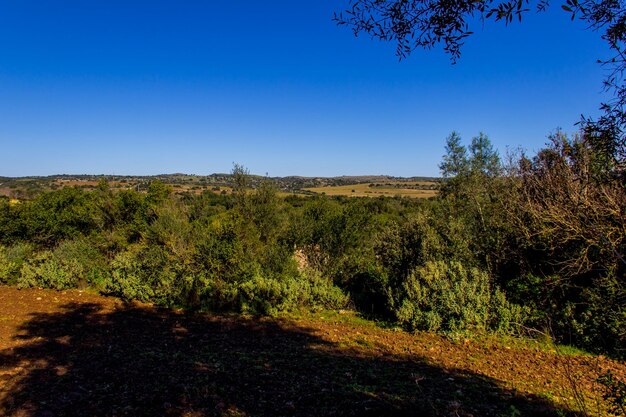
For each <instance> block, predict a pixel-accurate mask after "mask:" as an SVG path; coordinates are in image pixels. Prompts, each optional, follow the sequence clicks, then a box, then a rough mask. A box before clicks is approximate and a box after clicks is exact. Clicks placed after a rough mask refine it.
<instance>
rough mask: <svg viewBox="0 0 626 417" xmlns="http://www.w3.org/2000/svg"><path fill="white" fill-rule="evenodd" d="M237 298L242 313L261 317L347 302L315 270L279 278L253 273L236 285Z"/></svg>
mask: <svg viewBox="0 0 626 417" xmlns="http://www.w3.org/2000/svg"><path fill="white" fill-rule="evenodd" d="M238 297H239V303H240V305H239V308H240V309H241V310H242V311H244V312H252V313H262V314H274V313H276V312H279V311H293V310H297V309H300V308H303V307H304V308H330V309H338V308H342V307H345V305H346V304H347V301H348V297H347V296H346V295H345V294H344V293H343V292H342V291H341V289H340V288H338V287H336V286H334V285H333V283H332V281H331V280H329V279H324V278H322V277H321V275H320V274H319V273H317V272H314V271H307V272H303V273H301V274H299V275H297V276H279V277H264V276H262V275H260V274H255V275H254V276H253V277H252V278H251V279H250V280H247V281H244V282H242V283H240V284H239V285H238Z"/></svg>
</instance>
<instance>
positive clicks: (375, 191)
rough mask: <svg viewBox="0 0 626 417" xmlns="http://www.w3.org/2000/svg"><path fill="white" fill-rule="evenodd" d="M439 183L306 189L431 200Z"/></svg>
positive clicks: (358, 185) (352, 185)
mask: <svg viewBox="0 0 626 417" xmlns="http://www.w3.org/2000/svg"><path fill="white" fill-rule="evenodd" d="M437 186H438V185H437V183H435V182H427V181H413V182H404V181H402V182H401V181H398V182H372V183H367V184H348V185H337V186H327V187H311V188H305V189H304V190H305V191H311V192H313V193H316V194H326V195H328V196H347V197H381V196H385V197H396V196H399V197H412V198H430V197H434V196H436V195H437V193H438V191H437V189H436V188H437Z"/></svg>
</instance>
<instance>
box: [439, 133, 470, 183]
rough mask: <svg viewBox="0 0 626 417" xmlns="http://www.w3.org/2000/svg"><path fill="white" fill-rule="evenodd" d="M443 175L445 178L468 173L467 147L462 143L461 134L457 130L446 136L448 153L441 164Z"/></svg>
mask: <svg viewBox="0 0 626 417" xmlns="http://www.w3.org/2000/svg"><path fill="white" fill-rule="evenodd" d="M439 169H440V170H441V175H442V176H443V177H444V178H450V177H456V176H457V175H463V174H465V173H467V171H468V169H469V161H468V160H467V149H465V146H463V145H461V136H459V134H458V133H457V132H452V133H450V135H449V136H448V137H447V138H446V154H445V155H444V156H443V161H442V162H441V164H439Z"/></svg>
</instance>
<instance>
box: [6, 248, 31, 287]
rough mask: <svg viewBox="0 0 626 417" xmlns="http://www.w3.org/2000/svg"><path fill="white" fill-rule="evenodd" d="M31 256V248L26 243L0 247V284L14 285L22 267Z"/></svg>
mask: <svg viewBox="0 0 626 417" xmlns="http://www.w3.org/2000/svg"><path fill="white" fill-rule="evenodd" d="M32 254H33V247H32V245H30V244H28V243H18V244H16V245H13V246H8V247H5V246H0V284H9V285H14V284H16V283H17V280H18V279H19V277H20V271H21V269H22V266H23V265H24V263H25V262H26V261H27V259H28V258H30V257H31V256H32Z"/></svg>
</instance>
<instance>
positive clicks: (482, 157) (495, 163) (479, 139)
mask: <svg viewBox="0 0 626 417" xmlns="http://www.w3.org/2000/svg"><path fill="white" fill-rule="evenodd" d="M469 151H470V159H469V164H470V167H471V172H472V173H475V174H485V175H488V176H492V177H493V176H496V175H498V174H499V172H500V157H499V156H498V152H497V151H495V150H494V149H493V146H492V145H491V141H490V140H489V137H487V135H485V134H484V133H482V132H480V133H479V134H478V136H476V137H474V138H472V143H471V145H470V147H469Z"/></svg>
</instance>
